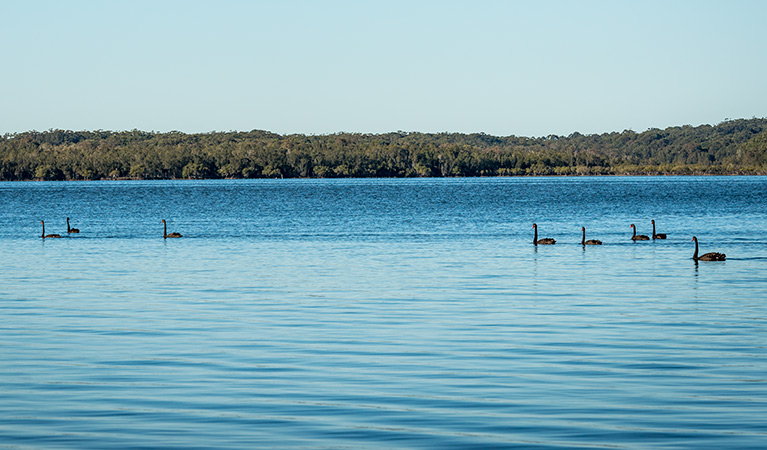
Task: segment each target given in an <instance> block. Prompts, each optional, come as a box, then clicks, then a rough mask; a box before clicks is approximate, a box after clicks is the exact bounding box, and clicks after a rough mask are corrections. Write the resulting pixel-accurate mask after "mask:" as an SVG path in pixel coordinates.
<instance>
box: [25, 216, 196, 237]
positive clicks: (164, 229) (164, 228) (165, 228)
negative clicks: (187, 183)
mask: <svg viewBox="0 0 767 450" xmlns="http://www.w3.org/2000/svg"><path fill="white" fill-rule="evenodd" d="M40 224H41V225H42V226H43V234H42V236H41V237H42V238H43V239H46V238H60V237H61V235H60V234H45V222H44V221H42V220H41V221H40ZM79 232H80V230H79V229H77V228H70V226H69V217H67V233H70V234H71V233H79ZM162 237H163V239H168V238H180V237H183V236H182V235H181V233H168V224H166V223H165V219H162Z"/></svg>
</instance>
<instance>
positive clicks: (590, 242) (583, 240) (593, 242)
mask: <svg viewBox="0 0 767 450" xmlns="http://www.w3.org/2000/svg"><path fill="white" fill-rule="evenodd" d="M581 231H582V232H583V237H582V238H581V245H602V241H600V240H599V239H589V240H588V241H587V240H586V227H581Z"/></svg>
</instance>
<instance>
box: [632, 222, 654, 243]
mask: <svg viewBox="0 0 767 450" xmlns="http://www.w3.org/2000/svg"><path fill="white" fill-rule="evenodd" d="M629 228H633V229H634V235H633V236H631V240H632V241H649V240H650V238H649V237H648V236H646V235H644V234H637V227H636V225H634V224H633V223H632V224H631V226H630V227H629Z"/></svg>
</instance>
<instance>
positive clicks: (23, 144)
mask: <svg viewBox="0 0 767 450" xmlns="http://www.w3.org/2000/svg"><path fill="white" fill-rule="evenodd" d="M765 173H767V119H738V120H729V121H726V122H722V123H720V124H718V125H715V126H712V125H703V126H698V127H692V126H689V125H685V126H682V127H671V128H666V129H665V130H660V129H650V130H647V131H645V132H642V133H635V132H633V131H630V130H627V131H624V132H622V133H605V134H600V135H583V134H580V133H573V134H571V135H570V136H546V137H541V138H526V137H517V136H506V137H501V136H491V135H487V134H484V133H475V134H459V133H438V134H431V133H406V132H396V133H386V134H359V133H337V134H330V135H320V136H315V135H302V134H291V135H279V134H274V133H270V132H267V131H258V130H254V131H250V132H212V133H205V134H184V133H180V132H170V133H150V132H144V131H138V130H133V131H120V132H111V131H64V130H49V131H44V132H37V131H30V132H24V133H18V134H6V135H4V136H2V137H0V180H33V179H36V180H92V179H119V178H135V179H171V178H197V179H202V178H279V177H285V178H287V177H462V176H499V175H501V176H504V175H622V174H765Z"/></svg>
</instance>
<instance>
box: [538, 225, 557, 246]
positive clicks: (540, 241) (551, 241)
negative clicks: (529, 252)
mask: <svg viewBox="0 0 767 450" xmlns="http://www.w3.org/2000/svg"><path fill="white" fill-rule="evenodd" d="M533 230H535V235H534V236H533V244H535V245H538V244H541V245H547V244H556V243H557V241H555V240H554V239H551V238H543V239H538V225H537V224H533Z"/></svg>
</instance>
